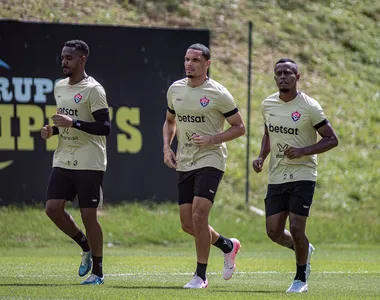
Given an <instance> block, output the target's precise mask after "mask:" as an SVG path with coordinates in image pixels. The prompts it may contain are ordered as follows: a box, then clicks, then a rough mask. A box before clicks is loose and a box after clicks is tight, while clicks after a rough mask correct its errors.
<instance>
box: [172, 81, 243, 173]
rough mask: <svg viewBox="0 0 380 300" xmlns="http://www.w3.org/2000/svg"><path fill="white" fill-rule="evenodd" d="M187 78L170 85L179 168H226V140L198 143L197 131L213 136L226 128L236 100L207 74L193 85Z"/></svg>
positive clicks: (179, 169) (181, 169)
mask: <svg viewBox="0 0 380 300" xmlns="http://www.w3.org/2000/svg"><path fill="white" fill-rule="evenodd" d="M187 80H188V79H187V78H184V79H181V80H178V81H176V82H174V83H173V84H172V85H171V86H170V87H169V89H168V92H167V100H168V108H169V111H170V112H171V113H175V114H176V125H177V132H176V135H177V140H178V147H177V157H178V162H177V165H178V168H177V170H178V171H190V170H194V169H199V168H203V167H214V168H217V169H219V170H221V171H225V169H226V160H227V147H226V143H221V144H214V145H208V146H206V147H205V148H198V147H196V146H195V144H194V142H193V140H192V136H193V135H194V134H199V135H204V136H211V135H216V134H219V133H221V132H223V130H224V122H225V118H226V117H229V116H232V115H233V114H235V113H237V111H238V110H237V108H236V104H235V101H234V99H233V97H232V95H231V94H230V93H229V91H228V90H227V89H226V88H225V87H224V86H223V85H221V84H220V83H218V82H216V81H214V80H212V79H210V78H207V79H206V81H205V82H204V83H203V84H202V85H200V86H198V87H196V88H192V87H190V86H188V85H187Z"/></svg>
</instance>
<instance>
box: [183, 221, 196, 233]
mask: <svg viewBox="0 0 380 300" xmlns="http://www.w3.org/2000/svg"><path fill="white" fill-rule="evenodd" d="M181 226H182V230H183V231H184V232H186V233H188V234H190V235H194V228H193V224H187V223H184V222H181Z"/></svg>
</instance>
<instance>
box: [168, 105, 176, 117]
mask: <svg viewBox="0 0 380 300" xmlns="http://www.w3.org/2000/svg"><path fill="white" fill-rule="evenodd" d="M168 111H169V112H170V113H171V114H172V115H175V110H174V109H171V108H170V107H169V106H168Z"/></svg>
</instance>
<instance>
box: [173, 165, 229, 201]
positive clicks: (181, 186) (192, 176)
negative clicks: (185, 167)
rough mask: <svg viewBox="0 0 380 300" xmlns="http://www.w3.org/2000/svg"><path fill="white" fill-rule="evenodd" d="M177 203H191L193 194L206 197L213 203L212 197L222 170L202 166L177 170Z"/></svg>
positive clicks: (220, 178) (221, 175)
mask: <svg viewBox="0 0 380 300" xmlns="http://www.w3.org/2000/svg"><path fill="white" fill-rule="evenodd" d="M178 174H179V175H178V194H179V199H178V204H179V205H181V204H185V203H193V198H194V196H198V197H202V198H207V199H208V200H210V201H211V202H212V203H214V197H215V194H216V191H217V190H218V186H219V183H220V181H221V180H222V177H223V174H224V172H223V171H221V170H219V169H216V168H212V167H204V168H200V169H196V170H192V171H187V172H178Z"/></svg>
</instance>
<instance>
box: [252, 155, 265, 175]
mask: <svg viewBox="0 0 380 300" xmlns="http://www.w3.org/2000/svg"><path fill="white" fill-rule="evenodd" d="M263 165H264V159H263V158H262V157H258V158H256V159H254V160H253V161H252V167H253V169H254V170H255V172H256V173H260V172H261V171H262V170H263Z"/></svg>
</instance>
